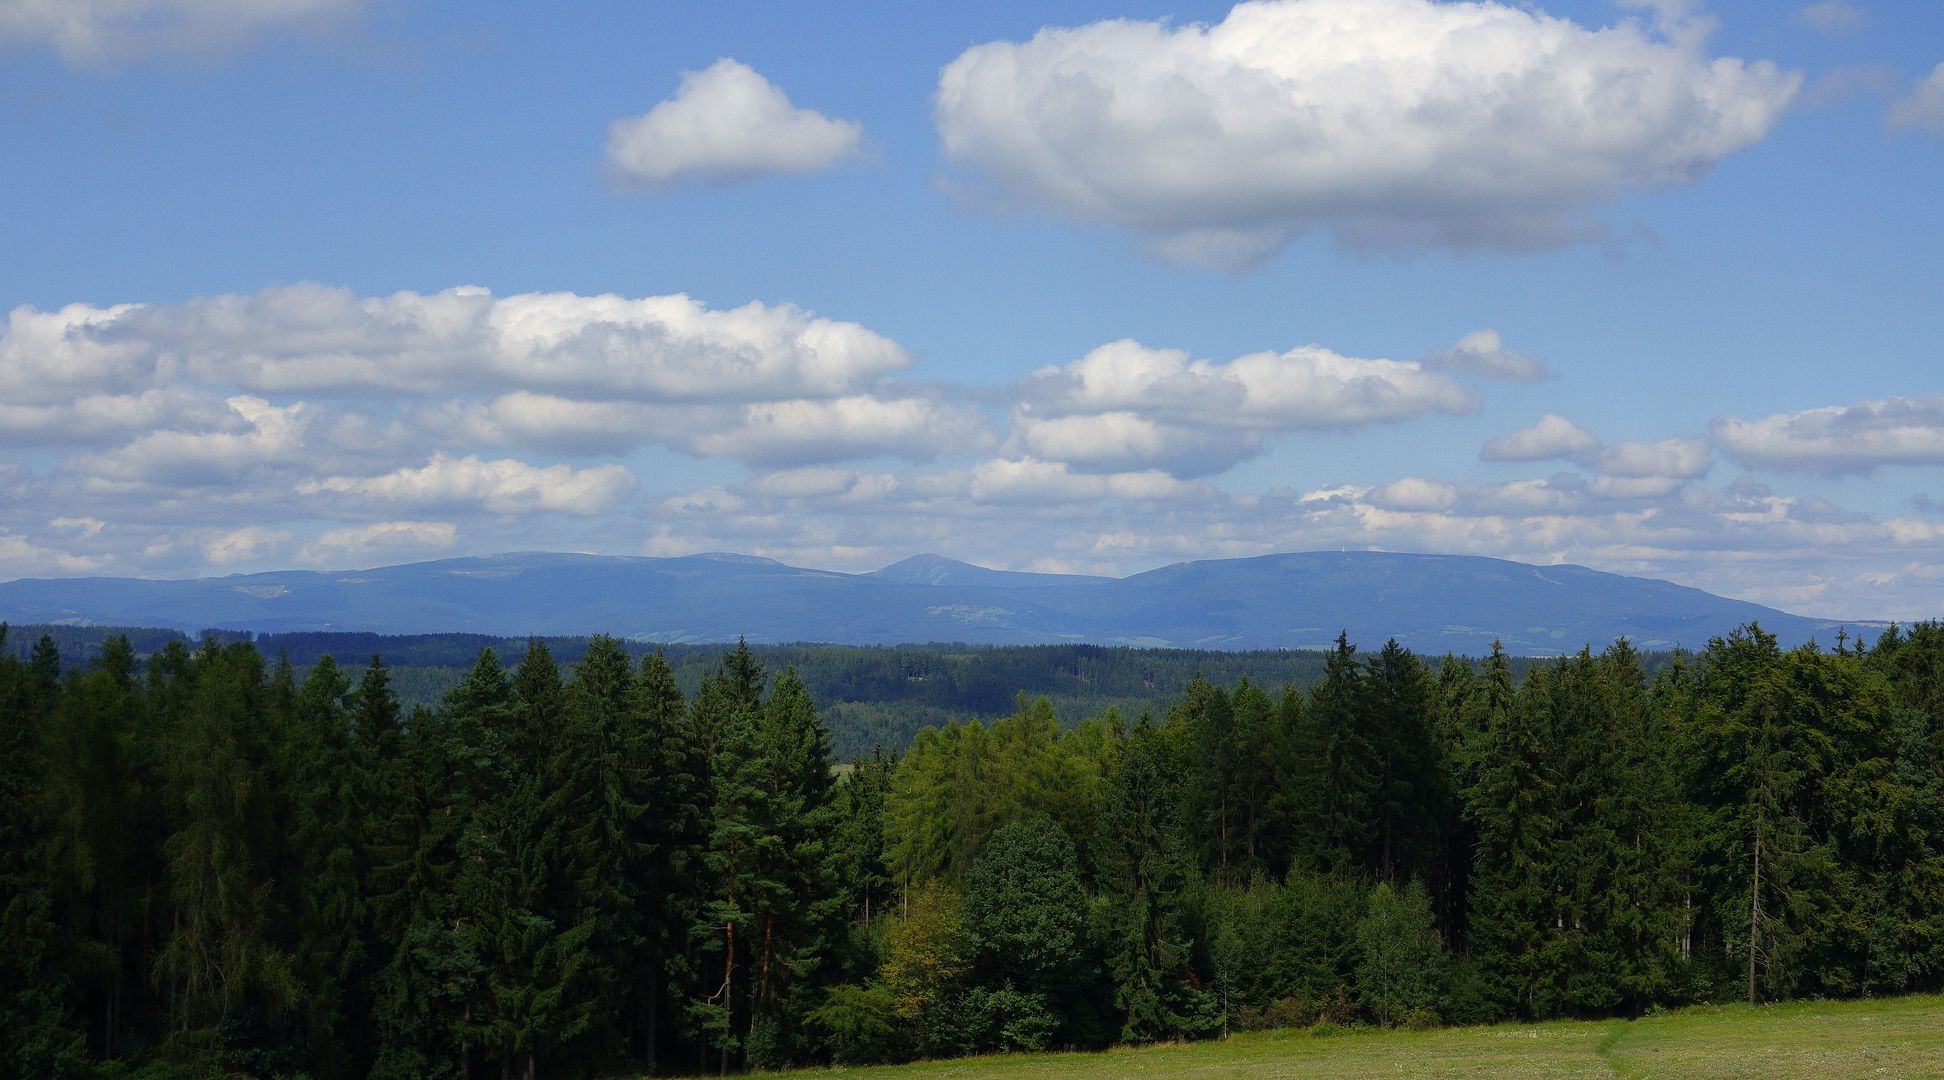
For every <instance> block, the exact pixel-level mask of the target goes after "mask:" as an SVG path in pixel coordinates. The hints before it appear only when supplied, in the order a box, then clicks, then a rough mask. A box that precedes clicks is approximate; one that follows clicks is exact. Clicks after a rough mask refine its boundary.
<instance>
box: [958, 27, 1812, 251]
mask: <svg viewBox="0 0 1944 1080" xmlns="http://www.w3.org/2000/svg"><path fill="white" fill-rule="evenodd" d="M1701 38H1702V35H1701V34H1700V33H1698V32H1695V29H1694V24H1689V25H1687V26H1686V27H1683V28H1679V29H1677V30H1674V31H1672V32H1661V31H1657V30H1654V29H1650V28H1648V27H1645V26H1643V25H1641V24H1639V23H1637V22H1632V21H1629V22H1624V23H1621V24H1619V25H1616V26H1611V27H1606V28H1602V29H1589V28H1586V27H1582V26H1579V25H1577V24H1575V23H1573V22H1570V21H1568V20H1565V19H1560V18H1554V17H1552V16H1549V15H1546V14H1545V13H1543V12H1539V11H1535V10H1529V9H1527V8H1525V7H1523V6H1511V5H1507V4H1500V3H1492V2H1481V3H1440V2H1435V0H1264V2H1259V3H1244V4H1239V5H1237V6H1236V7H1235V8H1234V9H1233V10H1232V11H1230V12H1229V14H1228V16H1227V17H1226V18H1224V19H1223V20H1222V21H1221V22H1219V23H1216V24H1214V25H1186V26H1170V25H1168V24H1166V23H1157V22H1140V21H1129V20H1114V21H1107V22H1098V23H1092V24H1089V25H1086V26H1081V27H1078V28H1074V29H1046V30H1042V31H1040V32H1039V33H1038V34H1036V35H1035V36H1034V37H1033V38H1032V39H1031V40H1030V41H1026V42H1004V41H1002V42H992V43H988V44H984V45H979V46H975V47H974V48H971V49H968V50H967V51H966V52H965V53H964V54H962V55H961V56H959V57H958V58H957V59H956V60H954V61H952V63H951V64H949V65H948V66H947V67H946V68H945V70H944V71H943V73H942V74H941V76H940V79H939V86H938V93H937V98H936V102H935V118H936V123H937V126H938V130H939V134H940V136H941V138H942V139H943V141H944V147H945V151H946V154H947V155H948V157H949V158H950V159H951V160H952V161H953V162H955V163H957V164H959V165H961V166H963V167H965V168H967V169H969V170H972V171H974V172H975V173H977V174H978V175H979V176H980V177H982V178H983V179H984V181H986V182H987V183H988V184H989V185H990V186H991V188H992V189H993V190H994V193H995V194H996V195H997V197H998V198H999V199H1000V200H1001V201H1003V202H1006V203H1010V204H1012V205H1016V206H1019V207H1022V208H1027V209H1032V210H1038V211H1043V212H1047V213H1052V214H1056V215H1060V216H1064V217H1069V218H1072V219H1074V220H1077V221H1082V222H1087V223H1093V224H1101V225H1108V226H1114V227H1119V228H1124V229H1129V230H1133V231H1134V232H1136V233H1138V234H1140V235H1142V236H1145V237H1147V238H1149V239H1150V240H1151V241H1152V242H1153V243H1154V244H1155V246H1156V248H1157V249H1158V250H1159V251H1160V252H1161V253H1162V254H1164V255H1166V256H1169V257H1172V258H1174V259H1177V260H1180V261H1187V262H1202V263H1210V264H1215V265H1225V266H1230V267H1239V266H1246V265H1248V264H1250V263H1251V262H1254V261H1257V260H1260V259H1262V258H1265V257H1267V256H1268V255H1271V254H1273V253H1274V252H1275V251H1276V250H1278V249H1279V248H1280V247H1281V246H1282V245H1283V244H1285V243H1286V242H1288V240H1289V239H1291V238H1292V237H1294V236H1296V235H1298V234H1301V233H1304V232H1307V231H1310V230H1323V231H1327V232H1329V233H1332V234H1334V235H1335V236H1336V237H1337V238H1339V239H1340V240H1342V241H1344V242H1346V243H1349V244H1353V245H1358V246H1375V247H1385V248H1413V247H1420V246H1438V247H1450V248H1478V247H1484V248H1500V249H1520V248H1532V247H1545V246H1554V245H1560V244H1565V243H1570V242H1574V241H1579V240H1584V239H1588V238H1590V237H1593V236H1596V235H1598V234H1599V233H1600V231H1601V230H1600V226H1599V224H1598V222H1597V220H1596V219H1595V217H1594V213H1595V211H1597V210H1598V209H1599V208H1601V207H1604V206H1607V205H1609V204H1611V203H1613V202H1614V201H1615V200H1617V199H1618V198H1620V197H1621V196H1622V195H1623V194H1625V193H1626V192H1628V191H1629V190H1633V189H1640V188H1658V187H1666V186H1669V185H1677V184H1687V183H1692V182H1694V181H1695V180H1697V179H1699V178H1700V177H1701V176H1702V175H1703V174H1705V173H1706V172H1707V171H1708V170H1709V169H1711V168H1712V167H1713V166H1714V165H1715V164H1716V163H1718V162H1719V161H1721V160H1722V159H1723V158H1725V157H1727V156H1728V155H1730V154H1733V153H1735V152H1736V151H1738V150H1741V149H1743V148H1744V147H1747V146H1749V145H1750V144H1752V143H1755V142H1758V141H1760V140H1761V139H1763V138H1764V137H1765V136H1766V135H1767V134H1768V132H1769V130H1770V129H1771V127H1773V125H1774V124H1775V122H1776V120H1777V118H1778V117H1779V116H1780V115H1781V114H1782V112H1783V111H1784V110H1785V109H1786V108H1787V107H1788V105H1789V103H1790V101H1791V100H1792V99H1793V97H1794V96H1795V94H1796V91H1797V89H1798V87H1799V86H1800V83H1801V79H1800V76H1799V75H1796V74H1794V73H1787V72H1782V71H1778V70H1777V69H1776V68H1775V67H1774V65H1772V64H1769V63H1767V62H1756V63H1744V62H1743V61H1741V60H1736V59H1727V58H1712V57H1710V56H1708V55H1707V54H1706V52H1705V51H1704V43H1703V41H1702V40H1701Z"/></svg>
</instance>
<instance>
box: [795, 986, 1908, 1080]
mask: <svg viewBox="0 0 1944 1080" xmlns="http://www.w3.org/2000/svg"><path fill="white" fill-rule="evenodd" d="M792 1075H795V1076H820V1077H829V1076H856V1077H864V1078H869V1080H900V1078H903V1077H927V1078H932V1077H952V1078H961V1080H987V1078H992V1080H1002V1078H1013V1077H1021V1078H1032V1080H1056V1078H1057V1080H1069V1078H1070V1080H1093V1078H1101V1080H1106V1078H1109V1077H1127V1076H1139V1077H1144V1078H1147V1077H1194V1078H1196V1080H1205V1078H1209V1077H1227V1076H1249V1077H1289V1078H1311V1077H1314V1078H1317V1080H1323V1078H1344V1080H1358V1078H1365V1077H1369V1078H1376V1077H1385V1078H1390V1080H1396V1078H1400V1077H1402V1078H1413V1077H1444V1076H1479V1077H1488V1076H1489V1077H1507V1078H1519V1077H1546V1078H1562V1080H1565V1078H1579V1077H1586V1078H1614V1077H1618V1078H1622V1080H1652V1078H1660V1077H1667V1078H1670V1080H1671V1078H1681V1080H1726V1078H1729V1077H1737V1078H1739V1077H1747V1078H1750V1080H1753V1078H1757V1077H1759V1078H1764V1080H1795V1078H1803V1080H1837V1078H1842V1077H1897V1078H1900V1080H1901V1078H1919V1077H1944V998H1938V997H1911V998H1892V999H1880V1000H1874V1001H1854V1002H1806V1003H1796V1004H1789V1005H1767V1006H1761V1007H1758V1008H1753V1009H1750V1008H1747V1007H1745V1006H1704V1007H1699V1008H1692V1009H1684V1010H1681V1011H1679V1012H1673V1013H1667V1014H1665V1015H1661V1016H1650V1017H1646V1018H1643V1019H1640V1020H1636V1021H1632V1022H1628V1021H1621V1020H1612V1021H1605V1022H1597V1023H1595V1022H1564V1023H1554V1024H1532V1025H1511V1026H1501V1027H1481V1028H1448V1029H1443V1030H1438V1031H1414V1032H1405V1031H1391V1032H1380V1031H1356V1032H1352V1033H1350V1034H1344V1035H1334V1036H1322V1037H1319V1036H1314V1035H1311V1034H1309V1033H1308V1032H1304V1031H1268V1032H1254V1033H1250V1034H1242V1035H1236V1036H1234V1037H1233V1038H1231V1039H1229V1040H1227V1041H1225V1042H1205V1043H1192V1044H1188V1045H1176V1046H1152V1047H1142V1048H1138V1049H1118V1050H1110V1051H1107V1052H1105V1053H1099V1054H1027V1055H1016V1056H1007V1057H988V1058H966V1059H960V1060H957V1061H936V1062H923V1063H920V1064H916V1065H905V1066H897V1067H890V1068H872V1069H863V1068H857V1069H830V1070H825V1071H822V1072H813V1073H796V1074H792Z"/></svg>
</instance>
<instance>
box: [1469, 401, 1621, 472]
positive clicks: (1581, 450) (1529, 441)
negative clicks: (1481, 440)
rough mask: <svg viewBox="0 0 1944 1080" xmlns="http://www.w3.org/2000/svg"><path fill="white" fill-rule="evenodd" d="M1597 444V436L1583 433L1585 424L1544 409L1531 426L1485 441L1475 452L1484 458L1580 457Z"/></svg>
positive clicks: (1505, 459) (1520, 459) (1519, 459)
mask: <svg viewBox="0 0 1944 1080" xmlns="http://www.w3.org/2000/svg"><path fill="white" fill-rule="evenodd" d="M1599 448H1600V440H1598V439H1596V438H1594V437H1593V436H1592V435H1589V434H1587V431H1586V429H1585V428H1582V427H1580V426H1579V425H1578V424H1575V423H1573V422H1572V421H1571V420H1568V419H1566V418H1565V417H1563V416H1557V415H1555V414H1553V413H1547V414H1546V415H1544V416H1542V417H1540V418H1539V422H1538V423H1536V424H1533V425H1532V426H1531V427H1524V428H1520V429H1519V430H1517V431H1515V432H1512V433H1511V434H1510V435H1500V436H1499V437H1498V438H1496V439H1492V440H1491V441H1489V442H1487V443H1486V444H1485V448H1484V449H1483V450H1481V451H1479V455H1478V456H1479V457H1480V458H1483V459H1484V460H1486V461H1548V460H1552V459H1557V458H1565V459H1577V458H1582V457H1585V456H1587V455H1589V454H1592V453H1593V452H1595V451H1597V450H1599Z"/></svg>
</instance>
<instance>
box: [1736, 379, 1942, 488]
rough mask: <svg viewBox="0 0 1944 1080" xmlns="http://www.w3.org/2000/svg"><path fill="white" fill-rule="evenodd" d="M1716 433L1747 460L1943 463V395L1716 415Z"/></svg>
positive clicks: (1820, 467)
mask: <svg viewBox="0 0 1944 1080" xmlns="http://www.w3.org/2000/svg"><path fill="white" fill-rule="evenodd" d="M1712 433H1713V435H1714V439H1715V442H1716V444H1717V445H1719V446H1720V447H1721V448H1722V450H1723V451H1725V452H1726V453H1727V454H1728V456H1730V457H1732V458H1734V459H1735V460H1737V461H1739V462H1742V463H1743V464H1745V465H1757V466H1763V467H1766V468H1771V469H1792V470H1798V471H1802V472H1816V473H1861V472H1868V471H1870V470H1872V469H1875V468H1877V467H1878V466H1882V465H1936V464H1944V395H1930V396H1926V397H1889V398H1881V399H1879V400H1876V401H1865V402H1861V403H1859V404H1856V405H1840V406H1839V405H1832V406H1827V407H1824V408H1820V409H1804V410H1802V411H1800V412H1785V413H1776V414H1774V415H1772V416H1765V417H1760V418H1757V419H1752V420H1751V419H1744V418H1742V417H1735V416H1727V417H1722V418H1720V419H1718V420H1716V421H1715V422H1714V426H1713V431H1712Z"/></svg>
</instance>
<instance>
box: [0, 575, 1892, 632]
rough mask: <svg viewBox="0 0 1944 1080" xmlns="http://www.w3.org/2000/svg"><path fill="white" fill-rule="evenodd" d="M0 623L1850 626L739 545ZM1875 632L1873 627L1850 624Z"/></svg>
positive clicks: (1580, 601)
mask: <svg viewBox="0 0 1944 1080" xmlns="http://www.w3.org/2000/svg"><path fill="white" fill-rule="evenodd" d="M0 619H4V620H9V621H13V622H82V623H96V624H108V625H125V626H161V627H173V628H177V629H183V630H189V631H195V630H200V629H203V628H205V627H223V628H228V629H238V630H256V631H290V630H370V631H376V632H379V633H389V634H407V633H440V632H457V631H465V632H472V633H486V634H502V635H519V634H528V633H540V634H584V633H593V632H603V631H605V632H610V633H616V634H621V635H623V636H628V637H635V638H640V639H645V640H655V641H670V642H676V641H733V640H734V639H735V638H736V637H738V636H747V637H748V638H749V639H750V640H751V641H830V642H840V643H850V644H865V645H869V644H895V643H899V642H923V641H965V642H975V643H983V644H1043V643H1056V642H1074V641H1085V642H1095V643H1100V644H1125V645H1156V646H1160V645H1168V646H1179V647H1191V648H1212V649H1263V648H1269V649H1273V648H1320V647H1324V646H1327V645H1328V644H1329V643H1330V642H1331V641H1332V640H1333V639H1334V638H1335V637H1336V635H1337V633H1338V632H1339V631H1343V632H1347V633H1348V634H1349V635H1350V638H1351V640H1352V641H1353V642H1357V643H1359V644H1362V645H1364V646H1365V647H1375V646H1377V645H1379V644H1381V643H1382V642H1383V641H1384V639H1386V638H1389V637H1396V638H1397V639H1398V640H1399V641H1400V642H1402V643H1403V644H1404V645H1406V646H1408V647H1410V648H1412V649H1416V650H1418V651H1419V652H1423V653H1431V654H1437V653H1443V652H1446V651H1453V652H1460V653H1470V654H1477V653H1481V652H1484V651H1486V650H1487V649H1489V648H1490V647H1491V644H1492V642H1493V641H1495V640H1497V641H1502V642H1504V643H1505V646H1506V648H1507V649H1508V650H1509V651H1512V652H1514V653H1519V654H1526V655H1551V654H1556V653H1562V652H1573V651H1576V650H1578V649H1579V648H1580V647H1581V646H1582V645H1587V644H1591V645H1593V646H1594V647H1596V648H1598V647H1601V646H1604V645H1605V644H1606V643H1607V642H1610V641H1612V640H1613V639H1614V638H1616V637H1621V636H1625V637H1627V638H1630V639H1632V640H1633V641H1634V642H1635V643H1636V644H1637V645H1639V646H1640V647H1642V648H1665V647H1668V646H1671V645H1675V644H1680V645H1687V646H1699V645H1703V644H1705V643H1706V641H1707V639H1708V638H1709V637H1711V636H1714V635H1718V634H1726V633H1728V632H1729V631H1730V630H1732V629H1734V628H1735V627H1736V626H1739V625H1741V624H1743V623H1746V622H1750V621H1759V622H1760V623H1761V624H1762V626H1763V627H1764V628H1765V629H1767V630H1769V631H1771V632H1773V633H1775V634H1777V635H1778V636H1780V637H1781V638H1782V639H1783V640H1784V642H1786V643H1791V644H1793V643H1797V642H1801V641H1804V640H1807V639H1809V638H1811V637H1820V638H1822V639H1824V640H1825V641H1827V640H1828V639H1829V638H1831V637H1832V636H1833V635H1834V633H1835V631H1836V630H1837V628H1838V624H1837V623H1835V622H1832V621H1829V620H1819V619H1808V618H1803V617H1800V616H1796V615H1790V614H1787V613H1785V612H1781V611H1777V610H1775V609H1773V608H1766V607H1762V606H1761V605H1758V604H1751V603H1747V602H1745V601H1740V600H1731V599H1727V598H1724V597H1719V596H1714V595H1711V594H1709V593H1705V592H1702V591H1701V590H1699V589H1691V588H1686V587H1684V586H1680V585H1674V584H1670V583H1668V582H1665V581H1656V580H1652V579H1647V578H1634V577H1624V576H1621V575H1618V574H1607V573H1602V572H1599V571H1595V570H1589V569H1586V568H1585V567H1579V566H1531V565H1527V564H1524V563H1515V562H1507V561H1505V560H1502V559H1487V558H1479V557H1476V556H1464V555H1409V554H1394V553H1386V552H1306V553H1299V554H1287V555H1265V556H1261V557H1258V558H1249V559H1218V560H1208V561H1202V562H1189V563H1178V564H1175V565H1173V566H1165V567H1162V568H1160V569H1158V570H1151V571H1148V572H1147V573H1144V574H1136V575H1133V576H1132V577H1127V578H1118V579H1115V578H1095V577H1084V576H1078V575H1074V576H1068V575H1060V574H1021V573H1011V572H1006V571H998V570H989V569H986V568H985V567H979V566H972V565H970V564H968V563H960V562H955V561H953V560H949V559H943V558H939V557H937V556H920V557H918V558H915V559H908V560H905V561H904V562H902V563H898V564H894V565H892V566H889V567H886V568H884V569H883V570H879V571H876V572H873V573H869V574H843V573H836V572H832V571H826V570H807V569H802V568H799V567H793V566H786V565H784V564H783V563H779V562H776V561H774V560H771V559H763V558H756V557H751V556H743V555H691V556H685V557H681V558H672V559H658V558H636V557H624V556H599V555H572V554H553V553H544V552H540V553H533V552H527V553H513V554H505V555H492V556H485V557H480V558H463V559H442V560H438V561H435V562H424V563H411V564H407V565H402V566H386V567H377V568H374V569H370V570H358V571H348V572H330V571H300V570H290V571H277V572H273V573H263V574H243V575H234V576H230V577H221V578H200V579H196V580H189V581H146V580H135V579H126V578H71V579H42V580H20V581H10V582H4V583H0ZM1850 625H1851V626H1852V627H1858V626H1863V625H1868V624H1858V623H1852V624H1850Z"/></svg>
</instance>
